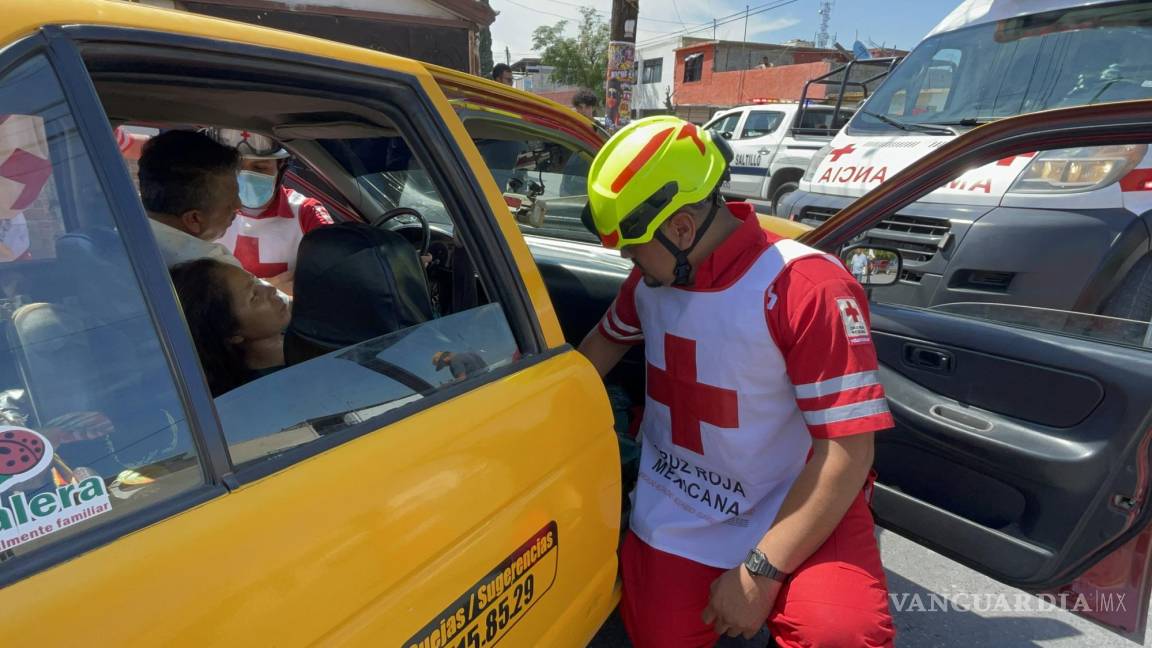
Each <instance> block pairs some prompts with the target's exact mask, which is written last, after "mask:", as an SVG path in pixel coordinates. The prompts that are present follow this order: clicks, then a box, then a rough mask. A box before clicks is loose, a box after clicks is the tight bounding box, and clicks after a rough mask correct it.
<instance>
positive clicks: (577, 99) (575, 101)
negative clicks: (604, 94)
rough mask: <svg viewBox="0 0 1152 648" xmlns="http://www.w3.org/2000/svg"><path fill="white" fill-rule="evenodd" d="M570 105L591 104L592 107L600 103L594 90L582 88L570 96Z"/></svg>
mask: <svg viewBox="0 0 1152 648" xmlns="http://www.w3.org/2000/svg"><path fill="white" fill-rule="evenodd" d="M572 105H573V106H577V107H579V106H591V107H592V108H595V107H596V106H599V105H600V98H599V97H597V96H596V93H595V92H592V91H591V90H588V89H587V88H583V89H581V90H580V91H579V92H577V93H576V95H575V96H574V97H572Z"/></svg>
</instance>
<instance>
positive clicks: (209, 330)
mask: <svg viewBox="0 0 1152 648" xmlns="http://www.w3.org/2000/svg"><path fill="white" fill-rule="evenodd" d="M226 269H227V267H226V266H225V265H224V264H223V263H221V262H220V261H217V260H215V259H197V260H195V261H187V262H185V263H181V264H178V265H176V266H174V267H173V268H172V269H171V270H170V272H171V274H172V285H173V287H174V288H175V289H176V296H177V297H179V298H180V308H181V310H183V311H184V320H185V321H186V322H188V330H189V332H191V333H192V340H193V341H194V342H195V343H196V351H197V353H198V354H199V356H200V366H201V367H203V368H204V377H205V378H207V379H208V389H209V390H210V391H211V392H212V396H213V397H216V396H220V395H221V394H224V393H227V392H229V391H232V390H233V389H235V388H237V387H239V386H240V385H243V384H244V383H246V382H248V381H249V380H251V379H252V377H253V371H252V370H251V369H249V368H248V365H247V364H246V363H245V362H244V350H243V349H241V348H240V347H239V346H237V345H235V344H232V343H231V342H230V341H229V340H228V338H230V337H232V336H234V335H236V331H237V330H239V328H240V323H239V321H238V320H237V319H236V314H235V313H234V312H233V310H232V298H231V295H229V294H228V287H227V285H226V284H225V283H224V281H225V279H224V271H225V270H226Z"/></svg>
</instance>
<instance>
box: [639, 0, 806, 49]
mask: <svg viewBox="0 0 1152 648" xmlns="http://www.w3.org/2000/svg"><path fill="white" fill-rule="evenodd" d="M799 1H800V0H783V1H782V2H776V3H768V4H765V5H760V6H759V7H757V8H756V9H755V10H752V11H749V12H747V13H746V12H743V11H739V12H737V13H735V14H730V15H729V16H724V17H723V18H724V19H717V20H716V21H715V22H710V23H705V24H702V25H701V26H699V27H696V28H694V29H690V30H687V31H683V30H679V29H676V30H673V31H670V32H665V34H664V35H665V36H674V35H680V36H687V35H689V34H694V33H696V32H700V31H704V30H706V29H712V28H714V27H719V26H720V25H727V24H728V23H733V22H736V21H739V20H745V19H746V18H749V17H752V16H756V15H759V14H762V13H764V12H766V11H771V10H773V9H779V8H781V7H786V6H788V5H790V4H795V3H797V2H799ZM660 40H662V39H660V38H653V39H648V40H645V41H644V42H643V43H637V46H642V45H650V44H652V43H655V42H657V41H660Z"/></svg>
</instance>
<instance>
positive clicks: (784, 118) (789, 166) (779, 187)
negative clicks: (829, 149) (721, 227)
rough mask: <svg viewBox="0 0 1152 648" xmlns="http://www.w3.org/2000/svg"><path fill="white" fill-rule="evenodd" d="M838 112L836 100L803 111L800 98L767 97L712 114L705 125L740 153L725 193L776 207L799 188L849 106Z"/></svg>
mask: <svg viewBox="0 0 1152 648" xmlns="http://www.w3.org/2000/svg"><path fill="white" fill-rule="evenodd" d="M835 113H836V109H835V108H834V107H833V106H819V105H809V106H807V107H806V108H805V109H804V111H803V115H801V111H800V104H798V103H767V104H754V105H750V106H740V107H738V108H731V109H728V110H723V111H720V112H718V113H716V114H715V115H713V116H712V119H711V120H710V121H709V122H708V123H707V124H705V125H704V127H705V128H707V129H709V130H712V131H715V132H717V133H720V134H721V135H722V136H723V137H725V138H727V139H728V140H729V141H730V143H731V144H732V151H733V152H734V153H735V154H736V158H735V159H734V160H733V162H732V167H731V170H732V179H731V180H730V181H728V182H727V183H725V185H724V193H725V194H726V195H729V196H735V197H740V198H751V199H753V200H766V201H771V203H772V208H773V209H775V208H776V205H777V204H779V202H780V199H781V198H783V197H784V196H785V195H786V194H788V193H790V192H793V191H796V189H797V187H798V186H799V182H800V178H801V177H803V175H804V171H805V169H807V168H808V163H809V162H810V161H811V160H812V157H813V156H814V155H815V154H816V152H817V151H819V150H820V149H821V147H823V146H824V145H825V144H827V143H828V142H829V141H831V139H832V135H833V134H835V133H836V131H838V130H840V127H841V126H843V125H844V123H845V122H847V121H848V120H849V119H850V118H851V117H852V111H851V110H850V109H847V108H841V109H840V114H839V115H835ZM797 118H799V119H800V121H801V122H802V123H797Z"/></svg>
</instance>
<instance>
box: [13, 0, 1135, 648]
mask: <svg viewBox="0 0 1152 648" xmlns="http://www.w3.org/2000/svg"><path fill="white" fill-rule="evenodd" d="M4 9H5V20H4V21H3V23H2V24H0V328H2V329H3V330H2V332H0V335H3V338H4V341H5V344H4V345H2V348H0V627H2V628H4V632H5V636H6V637H8V638H10V641H18V642H20V643H30V644H31V643H35V644H36V645H46V646H55V645H67V644H73V643H78V642H87V643H93V642H96V643H100V644H104V643H116V644H117V645H122V646H131V645H197V646H199V645H285V646H286V645H303V644H349V645H357V644H361V645H374V646H375V645H393V646H402V647H404V648H482V647H487V646H493V645H497V644H499V645H502V646H550V647H551V646H581V645H586V644H587V643H588V642H589V640H590V639H591V638H592V637H593V636H594V634H595V633H596V631H597V629H598V628H599V627H600V626H601V624H603V622H604V620H605V619H606V618H607V617H608V615H609V614H610V612H611V610H612V608H613V606H614V605H615V602H616V600H617V598H618V594H617V591H616V574H617V564H616V547H617V544H618V541H619V537H620V529H621V521H622V519H623V515H622V513H623V509H624V506H623V505H624V504H625V503H626V500H625V499H624V498H623V497H622V495H623V493H624V492H626V491H627V490H628V489H629V486H630V483H631V480H632V479H634V475H635V469H636V461H637V459H636V451H635V444H634V442H632V441H631V440H630V438H629V437H628V435H627V434H626V433H625V432H626V430H627V429H628V428H629V426H630V424H632V423H633V422H634V419H635V418H636V416H637V415H638V414H639V411H638V410H639V408H640V407H641V405H642V404H643V403H644V371H645V363H644V357H643V355H642V354H641V353H640V349H639V348H638V349H637V350H635V351H633V352H631V353H630V354H629V355H628V356H626V358H625V360H624V362H622V363H621V365H620V366H619V367H618V368H617V370H616V371H614V372H613V373H612V374H609V376H608V377H607V390H606V389H605V385H604V384H603V383H602V382H601V381H600V379H599V377H598V376H597V374H596V373H595V371H594V370H593V368H592V367H591V366H590V364H589V363H587V362H586V361H584V360H583V358H582V357H580V356H579V355H578V354H577V353H576V352H575V351H574V350H573V347H572V344H573V343H574V342H575V341H578V340H579V339H580V338H581V337H582V336H583V335H584V333H586V332H587V331H588V330H589V329H590V328H591V327H592V326H593V325H594V324H595V322H596V320H597V319H598V318H599V317H600V315H601V314H602V313H603V312H604V311H605V308H606V307H607V305H608V304H609V303H610V302H611V300H612V299H613V297H614V296H615V294H616V291H617V290H618V288H619V285H620V283H621V282H622V280H623V278H624V277H625V276H626V275H627V273H628V272H629V269H630V266H629V263H628V262H627V261H625V260H623V259H621V258H620V257H619V256H618V255H614V254H612V253H609V252H607V251H605V250H602V249H600V248H599V247H598V246H597V245H595V243H596V239H595V237H593V236H592V235H591V234H590V233H588V232H586V231H584V230H583V228H582V226H581V225H580V223H579V216H578V214H579V212H580V211H581V209H582V208H583V203H584V202H585V201H586V196H584V193H585V191H584V189H583V187H584V181H585V180H586V175H587V168H588V164H589V162H590V159H591V156H592V155H593V154H594V153H595V151H596V150H597V148H598V146H599V145H600V144H601V143H602V142H603V141H604V135H603V133H602V132H600V131H598V130H597V129H596V126H595V125H594V124H593V123H592V122H591V121H589V120H587V119H584V118H582V117H579V116H576V115H575V114H574V113H572V112H571V111H569V110H567V109H565V108H563V107H561V106H558V105H556V104H554V103H551V102H548V101H546V100H543V99H539V98H534V97H532V96H530V95H527V94H525V93H521V92H518V91H515V90H513V89H510V88H507V87H505V86H501V85H499V84H496V83H493V82H489V81H486V80H482V79H478V78H475V77H470V76H468V75H463V74H460V73H457V72H452V71H450V70H445V69H442V68H436V67H433V66H427V65H424V64H421V63H418V62H415V61H410V60H405V59H401V58H396V57H392V56H388V55H386V54H381V53H378V52H371V51H367V50H362V49H357V48H353V47H349V46H345V45H340V44H335V43H330V42H326V41H322V40H317V39H312V38H306V37H301V36H297V35H292V34H285V33H281V32H275V31H270V30H264V29H260V28H257V27H253V26H249V25H241V24H236V23H230V22H224V21H219V20H213V19H207V18H202V17H197V16H192V15H188V14H184V13H179V12H170V11H163V10H157V9H151V8H147V7H141V6H138V5H134V4H129V3H119V2H107V1H106V0H56V1H53V2H34V1H32V0H9V2H8V3H6V4H5V5H4ZM1150 115H1152V103H1149V102H1143V103H1133V104H1116V105H1113V106H1087V107H1081V108H1073V109H1067V110H1061V111H1053V112H1051V113H1040V114H1035V115H1029V116H1026V117H1017V118H1012V119H1006V120H1003V121H1001V122H997V123H995V124H990V125H987V126H983V127H981V128H977V129H974V130H973V131H972V132H970V133H967V134H965V135H963V136H960V137H958V138H956V139H955V140H954V141H953V142H950V143H948V144H946V145H944V146H941V147H940V148H939V149H937V150H936V151H935V152H934V153H932V154H931V155H929V156H926V157H925V158H924V159H922V160H921V161H920V162H918V163H917V164H915V165H912V166H910V167H909V168H908V169H906V170H905V171H902V172H901V173H900V174H898V175H896V176H894V177H892V178H890V179H889V181H888V182H886V183H885V184H884V185H883V186H881V187H880V188H879V189H877V190H876V191H873V192H871V193H869V194H868V195H867V196H864V197H863V198H861V199H860V200H858V201H856V202H855V203H854V204H853V205H852V206H851V207H849V208H847V209H845V210H843V211H842V212H841V213H840V214H839V215H838V216H837V217H836V218H833V219H831V220H829V221H828V222H826V223H824V224H823V225H821V226H820V227H818V228H816V229H815V230H811V231H806V230H807V228H802V227H797V226H795V225H791V226H789V225H782V224H781V223H782V221H779V219H762V222H763V223H764V224H765V227H767V228H770V229H774V230H776V231H778V232H781V233H784V234H785V235H788V236H798V237H799V238H800V239H801V240H803V241H805V242H807V243H809V244H812V245H815V246H818V247H821V248H823V249H826V250H836V249H839V248H841V247H843V246H844V245H847V244H849V243H850V242H852V241H859V240H860V237H864V241H863V243H864V245H865V246H868V247H872V248H873V249H872V250H864V251H865V252H868V253H869V254H868V256H869V258H872V254H871V253H875V255H876V256H875V258H876V259H883V260H884V261H886V264H884V265H880V264H877V265H876V266H875V267H876V268H877V269H878V270H877V271H876V272H873V273H865V276H863V277H862V281H864V282H865V283H866V284H869V285H868V288H869V290H870V291H871V302H872V303H871V307H870V308H871V311H872V315H873V319H872V336H873V339H874V340H875V342H876V346H877V351H878V355H879V358H880V370H879V375H880V379H881V381H882V382H883V383H884V385H885V389H886V391H887V396H888V400H889V404H890V406H891V409H892V411H893V414H894V417H895V420H896V428H895V429H893V430H891V431H889V432H886V433H884V434H881V435H878V438H877V449H876V469H877V471H878V473H879V478H878V480H877V482H876V487H875V492H874V497H873V500H872V507H873V511H874V514H875V516H876V518H877V521H878V522H879V523H880V524H882V525H884V526H885V527H887V528H889V529H891V530H895V531H897V532H900V533H903V534H905V535H907V536H909V537H911V538H912V539H914V540H915V541H917V542H919V543H921V544H924V545H926V546H928V547H929V548H931V549H932V550H934V551H937V552H939V553H942V554H944V555H946V556H949V557H951V558H953V559H955V560H958V561H961V562H963V563H964V564H966V565H968V566H970V567H972V568H974V569H977V570H979V571H981V572H983V573H985V574H988V575H990V576H991V577H993V578H995V579H996V580H999V581H1002V582H1004V583H1008V584H1010V585H1013V586H1015V587H1019V588H1022V589H1026V590H1029V591H1033V592H1038V593H1043V594H1044V595H1045V596H1048V597H1049V598H1047V599H1043V602H1044V603H1046V604H1048V605H1051V606H1052V608H1053V609H1054V608H1055V607H1057V606H1059V605H1063V606H1066V607H1070V608H1071V609H1073V610H1074V611H1076V612H1077V613H1080V614H1084V615H1087V616H1091V617H1092V618H1094V619H1096V620H1097V621H1099V622H1100V623H1102V624H1104V625H1106V626H1108V627H1109V628H1111V629H1113V630H1115V631H1118V632H1121V633H1124V634H1126V635H1127V636H1129V637H1133V638H1137V639H1138V640H1139V639H1140V638H1142V636H1143V633H1144V629H1145V628H1144V626H1145V621H1146V619H1147V609H1148V608H1147V606H1148V601H1149V592H1150V591H1152V577H1150V574H1152V568H1150V565H1152V560H1150V556H1152V552H1150V551H1149V546H1152V507H1150V506H1148V502H1149V494H1150V491H1152V479H1149V474H1152V473H1150V472H1149V465H1150V464H1149V459H1148V457H1149V448H1150V447H1152V433H1150V432H1149V429H1150V424H1149V421H1150V420H1152V418H1150V415H1149V412H1152V383H1149V381H1148V380H1147V376H1148V375H1150V374H1152V351H1149V349H1152V332H1150V331H1152V329H1150V328H1149V325H1148V316H1147V314H1146V313H1144V314H1141V313H1136V314H1133V315H1131V316H1130V317H1128V318H1113V317H1101V316H1097V315H1094V314H1093V311H1091V310H1090V309H1087V308H1086V307H1085V306H1083V305H1080V306H1077V307H1073V308H1070V309H1069V310H1066V311H1053V310H1052V309H1046V308H1039V307H1037V306H1036V305H1035V304H1031V303H1029V302H1027V301H1026V300H1020V299H1017V302H1018V303H1006V302H1005V297H1004V296H1005V295H1008V296H1012V295H1013V294H1014V293H1013V292H1012V288H1011V286H1008V287H1005V288H1003V289H1000V288H997V291H996V295H993V296H990V295H989V294H985V293H980V292H978V291H969V292H968V293H966V297H965V301H963V302H955V303H951V302H950V303H941V304H934V305H932V306H931V307H925V308H910V307H907V306H902V305H900V304H899V303H896V304H893V303H891V302H892V299H891V292H890V291H891V290H894V286H896V285H897V284H900V283H907V282H909V281H913V280H914V277H911V276H909V275H906V274H905V273H904V269H905V265H904V264H905V262H907V263H909V264H914V263H915V254H916V253H917V250H918V248H916V247H915V241H914V239H915V236H914V234H915V232H907V233H906V234H907V235H906V236H904V238H905V239H908V240H907V241H905V242H904V243H902V245H901V247H900V248H899V249H890V248H885V246H883V245H880V244H878V242H877V241H876V240H872V239H870V238H869V237H870V236H871V235H870V234H869V231H870V228H877V229H879V228H887V230H889V231H891V230H892V229H893V226H892V225H891V224H890V222H891V219H892V216H893V214H896V213H897V212H898V211H899V210H901V209H904V208H905V207H906V206H907V205H908V204H910V203H912V202H914V201H916V200H917V199H919V198H921V197H922V196H923V195H924V194H926V193H929V192H931V191H932V190H933V189H934V188H936V187H939V186H941V185H942V184H945V183H947V182H949V181H950V180H952V179H955V178H956V177H959V176H960V175H962V174H963V173H964V172H965V170H966V169H970V168H975V167H978V166H980V165H983V164H987V163H989V162H995V161H996V160H1000V159H1003V158H1006V157H1009V156H1018V155H1027V154H1035V152H1036V151H1047V150H1055V151H1064V150H1066V148H1067V147H1068V146H1073V145H1077V146H1079V145H1083V146H1086V147H1109V146H1113V147H1114V146H1121V147H1146V146H1147V145H1149V144H1150V141H1152V136H1150V135H1149V133H1152V117H1150ZM124 125H127V126H131V127H147V128H153V129H172V130H177V131H180V130H195V129H204V128H207V129H213V128H216V129H219V128H227V129H238V130H240V131H241V132H245V133H250V134H255V135H260V136H263V137H267V138H272V139H274V140H276V141H277V142H279V143H281V144H282V145H283V146H284V147H285V148H286V149H287V150H288V151H289V152H290V153H291V154H292V157H293V159H294V160H295V161H296V163H297V164H295V165H294V166H292V167H290V168H289V170H288V171H287V173H286V175H285V178H286V179H287V182H288V183H289V184H291V185H292V186H294V187H297V188H299V189H300V190H301V191H303V192H304V193H307V194H308V195H311V196H313V197H315V198H317V199H319V200H321V201H322V202H323V203H324V205H325V206H326V207H327V208H328V210H329V211H330V212H331V214H332V216H333V217H334V219H335V220H336V221H337V223H336V224H334V225H331V226H328V227H323V228H319V229H317V230H314V231H313V232H310V233H309V234H308V235H305V236H304V238H303V242H302V243H301V245H300V247H299V254H298V257H297V259H296V274H295V283H294V290H293V293H294V294H293V298H294V301H293V305H292V309H291V314H290V321H289V324H288V325H287V327H286V334H285V336H284V341H283V357H284V361H285V366H284V367H283V368H281V369H279V370H277V371H274V372H264V373H261V375H260V376H259V377H258V378H255V379H253V380H250V381H248V382H245V383H244V384H242V385H240V386H238V387H235V388H231V389H228V390H219V389H216V390H213V388H211V387H210V383H209V380H208V379H207V378H206V374H207V371H206V368H205V366H203V365H204V363H203V361H202V358H203V356H202V354H200V353H198V350H199V347H198V344H199V343H200V342H201V341H202V340H200V339H197V338H196V337H194V335H193V333H192V330H191V328H190V323H189V318H188V317H186V314H187V312H188V311H187V302H186V301H183V300H180V299H178V291H179V290H180V289H181V285H180V284H178V283H174V281H173V279H172V275H170V273H169V271H168V268H167V267H166V262H165V260H164V257H163V256H162V251H161V245H162V241H161V238H160V236H159V235H158V234H157V232H158V231H159V230H156V228H155V225H154V223H155V220H154V219H151V218H150V217H149V215H148V214H146V213H145V210H144V207H143V204H142V199H143V200H149V199H150V198H149V196H141V195H140V194H139V193H138V189H137V186H136V185H135V184H134V182H133V174H132V173H131V172H130V171H129V170H128V169H129V167H128V165H125V163H124V160H123V158H122V157H121V152H120V150H119V149H118V146H117V137H116V135H115V133H116V131H114V129H113V127H119V126H124ZM1141 150H1142V149H1141ZM1150 172H1152V170H1149V169H1146V168H1138V169H1135V170H1133V171H1132V172H1131V173H1132V174H1134V175H1131V176H1125V177H1124V178H1122V179H1118V180H1117V182H1118V184H1119V185H1120V188H1123V190H1124V191H1131V192H1143V193H1145V194H1149V192H1152V182H1149V181H1148V178H1149V177H1152V176H1149V175H1148V174H1149V173H1150ZM229 177H231V176H229ZM185 189H187V191H188V192H191V193H193V194H196V195H199V194H197V192H201V191H202V188H201V187H199V186H195V187H185ZM1117 190H1119V189H1117ZM1149 195H1152V194H1149ZM152 198H154V196H153V197H152ZM1089 198H1090V197H1089ZM1077 199H1078V197H1077V195H1076V193H1075V192H1073V191H1070V192H1068V193H1063V194H1061V195H1060V196H1057V197H1056V198H1054V199H1053V203H1054V204H1058V203H1059V202H1060V201H1074V200H1077ZM1102 217H1103V216H1102ZM1018 225H1019V226H1020V228H1021V229H1020V230H1019V232H1020V234H1019V235H1018V236H1013V237H1005V239H1004V241H1003V246H1004V247H1002V248H998V254H1001V255H1005V256H1006V255H1010V254H1013V248H1012V246H1027V245H1039V244H1044V242H1045V241H1049V240H1053V239H1052V238H1051V237H1049V238H1045V237H1037V236H1034V235H1032V234H1034V228H1035V227H1039V226H1036V225H1031V226H1029V225H1028V224H1024V223H1021V224H1018ZM783 227H791V228H792V229H791V230H790V231H783V230H782V229H781V228H783ZM1028 227H1032V228H1033V230H1029V229H1028ZM1076 232H1077V230H1076V229H1075V228H1073V227H1072V226H1071V225H1068V226H1066V227H1065V228H1064V229H1061V230H1059V231H1058V232H1053V234H1059V237H1060V239H1059V240H1061V241H1062V242H1066V243H1067V246H1068V247H1066V248H1061V249H1062V250H1064V254H1073V253H1074V250H1073V247H1072V246H1075V245H1076V244H1077V243H1078V236H1077V234H1076ZM887 240H891V239H890V237H889V239H887ZM882 242H883V241H880V243H882ZM941 249H942V250H944V252H943V253H951V252H950V251H949V250H948V249H947V246H945V247H943V248H941ZM856 250H858V251H860V250H862V248H860V247H857V248H856ZM847 254H849V255H850V254H852V252H851V251H848V252H847ZM1139 254H1145V255H1146V254H1147V250H1146V249H1144V248H1140V249H1137V248H1136V247H1135V246H1133V255H1134V258H1133V262H1134V263H1135V262H1137V261H1138V260H1139V259H1137V258H1136V256H1138V255H1139ZM849 258H851V257H849ZM1051 258H1052V259H1053V260H1052V263H1055V264H1060V263H1061V262H1062V258H1063V257H1062V256H1060V255H1057V256H1052V257H1051ZM909 267H911V265H910V266H909ZM1119 270H1120V269H1119V268H1112V269H1110V270H1109V271H1110V272H1118V271H1119ZM1020 279H1021V280H1022V281H1026V280H1028V277H1027V276H1023V277H1021V278H1020ZM253 285H254V286H255V285H256V284H253ZM1074 285H1076V284H1075V283H1074V282H1072V281H1068V282H1065V283H1063V284H1061V285H1057V286H1050V288H1051V289H1052V290H1068V289H1069V288H1070V287H1072V286H1074ZM184 287H185V288H186V287H187V286H184ZM259 290H264V289H263V288H259ZM256 292H257V288H253V295H254V296H255V294H256ZM265 294H266V293H265ZM253 298H255V297H253ZM277 333H279V330H278V331H277ZM614 431H615V433H614ZM673 478H675V475H669V479H673ZM893 594H894V597H893V599H891V600H892V601H893V605H894V606H898V605H900V604H902V603H901V602H902V601H906V600H907V597H906V596H904V598H901V596H902V595H906V594H907V593H901V592H893ZM897 611H899V610H897Z"/></svg>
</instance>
